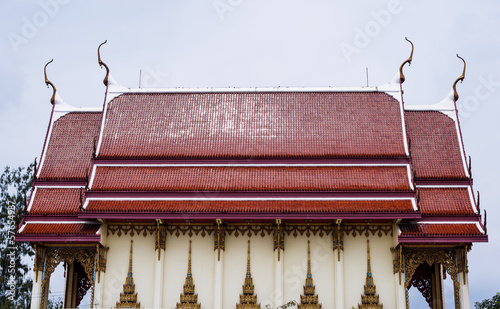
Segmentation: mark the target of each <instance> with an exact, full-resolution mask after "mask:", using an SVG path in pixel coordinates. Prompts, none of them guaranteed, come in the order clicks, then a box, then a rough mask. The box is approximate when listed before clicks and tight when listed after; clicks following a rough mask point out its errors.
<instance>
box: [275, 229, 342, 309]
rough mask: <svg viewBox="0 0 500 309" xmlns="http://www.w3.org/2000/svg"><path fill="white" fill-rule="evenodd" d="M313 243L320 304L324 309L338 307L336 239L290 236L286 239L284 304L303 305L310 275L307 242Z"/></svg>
mask: <svg viewBox="0 0 500 309" xmlns="http://www.w3.org/2000/svg"><path fill="white" fill-rule="evenodd" d="M308 239H309V240H310V241H311V273H312V277H313V281H314V285H315V286H316V293H317V294H318V299H319V302H320V303H321V304H322V305H323V308H334V290H333V286H334V280H335V277H334V275H335V274H334V268H333V265H334V254H333V250H332V236H331V235H329V236H324V237H319V236H313V237H311V238H307V237H306V236H297V237H293V236H287V237H286V238H285V251H284V262H285V273H284V280H285V284H284V286H285V293H284V294H285V295H284V298H283V299H284V302H285V303H286V302H288V301H291V300H295V301H296V302H297V303H299V302H300V295H301V294H303V293H304V284H305V280H306V274H307V240H308Z"/></svg>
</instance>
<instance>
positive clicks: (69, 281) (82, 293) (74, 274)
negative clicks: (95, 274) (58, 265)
mask: <svg viewBox="0 0 500 309" xmlns="http://www.w3.org/2000/svg"><path fill="white" fill-rule="evenodd" d="M65 268H66V295H65V301H64V304H65V308H90V293H89V290H90V289H91V288H92V281H91V280H90V279H89V277H88V276H87V273H86V272H85V269H84V268H83V266H82V264H80V263H79V262H78V261H73V263H65Z"/></svg>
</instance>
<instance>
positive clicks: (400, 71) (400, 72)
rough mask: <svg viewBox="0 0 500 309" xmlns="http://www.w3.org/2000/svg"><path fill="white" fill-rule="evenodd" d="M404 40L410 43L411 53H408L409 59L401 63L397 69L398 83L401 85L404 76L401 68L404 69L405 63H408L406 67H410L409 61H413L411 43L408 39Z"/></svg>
mask: <svg viewBox="0 0 500 309" xmlns="http://www.w3.org/2000/svg"><path fill="white" fill-rule="evenodd" d="M405 40H407V41H408V42H410V44H411V53H410V57H409V58H408V59H406V61H405V62H403V63H402V64H401V66H400V67H399V82H400V83H401V84H402V83H404V81H405V76H404V74H403V67H404V65H405V64H407V63H408V65H410V64H411V60H412V59H413V43H412V42H411V41H410V40H408V38H407V37H405Z"/></svg>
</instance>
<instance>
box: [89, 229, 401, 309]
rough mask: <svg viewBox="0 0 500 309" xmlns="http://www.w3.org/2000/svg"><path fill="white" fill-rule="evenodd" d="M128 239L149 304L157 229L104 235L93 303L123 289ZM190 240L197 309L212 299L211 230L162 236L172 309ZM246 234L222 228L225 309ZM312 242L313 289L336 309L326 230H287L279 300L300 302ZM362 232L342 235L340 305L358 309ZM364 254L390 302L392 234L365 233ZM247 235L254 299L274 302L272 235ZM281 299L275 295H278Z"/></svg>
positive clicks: (166, 299)
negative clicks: (103, 261)
mask: <svg viewBox="0 0 500 309" xmlns="http://www.w3.org/2000/svg"><path fill="white" fill-rule="evenodd" d="M131 239H133V240H134V254H133V276H134V283H135V285H136V292H137V293H138V301H139V302H140V303H141V307H144V308H150V307H153V296H154V295H153V291H154V289H153V285H154V278H155V276H156V275H157V274H155V271H154V265H155V262H156V261H157V259H158V254H157V253H158V252H157V251H155V249H154V247H155V235H148V236H146V237H144V236H142V235H134V237H130V235H123V234H122V235H121V236H120V237H119V236H117V235H116V234H115V235H113V234H110V235H108V237H107V240H106V242H107V246H108V247H109V251H108V254H107V268H106V272H105V273H102V274H101V281H102V282H103V283H102V284H103V285H104V286H103V296H102V304H99V305H98V304H96V308H111V307H115V305H116V302H117V301H119V298H120V293H121V292H123V284H124V283H125V278H126V275H127V271H128V261H129V252H130V251H129V250H130V240H131ZM190 239H191V240H192V257H191V259H192V274H193V279H194V284H195V286H196V289H195V292H196V293H197V294H198V302H199V303H201V304H202V306H203V308H206V309H210V308H212V307H213V302H214V281H215V265H216V263H215V262H216V259H217V255H216V254H215V253H214V240H213V235H207V236H205V237H202V236H201V235H198V236H194V237H191V238H190V237H189V236H187V235H180V236H179V237H177V236H175V235H170V234H168V235H167V238H166V250H165V251H164V252H162V254H163V253H164V254H165V258H164V264H163V265H164V274H163V281H162V282H163V295H162V303H161V305H162V307H163V308H175V306H176V304H177V303H178V302H179V300H180V299H179V297H180V294H181V293H182V292H183V285H184V283H185V278H186V274H187V266H188V247H189V240H190ZM248 239H249V238H248V237H247V236H242V235H239V236H238V237H235V236H234V234H233V235H228V234H226V239H225V249H226V250H225V251H224V252H223V253H222V254H223V265H222V266H223V277H222V278H223V281H222V282H223V289H222V304H223V308H234V307H235V305H236V304H237V303H238V302H239V295H240V294H242V285H243V283H244V280H245V275H246V263H247V244H248V243H247V240H248ZM308 239H309V240H310V241H311V267H312V276H313V280H314V284H315V286H316V293H317V294H318V297H319V302H320V303H321V304H322V305H323V308H335V301H336V300H335V290H334V286H335V284H334V282H335V275H336V270H335V269H334V265H335V264H336V255H335V254H334V251H333V249H332V236H331V235H327V236H323V237H319V236H317V235H316V236H311V237H310V238H308V237H307V236H305V235H302V236H300V235H299V236H297V237H293V236H289V235H288V236H286V238H285V250H284V251H282V252H281V260H282V261H283V263H284V272H283V277H282V280H283V282H284V284H283V286H284V292H283V297H282V298H281V299H283V303H286V302H288V301H291V300H295V301H296V302H299V301H300V295H301V294H302V293H303V286H304V283H305V279H306V272H307V241H308ZM366 239H367V238H366V237H365V236H364V235H363V236H359V235H357V236H356V237H353V236H352V234H351V235H345V236H344V255H343V259H342V263H341V265H342V264H343V270H344V285H343V286H344V300H345V303H344V304H345V307H346V308H350V307H351V306H354V307H356V308H357V306H358V304H359V303H360V302H361V294H363V292H364V291H363V287H364V285H365V279H366V271H367V269H366V264H367V256H366ZM369 239H370V255H371V263H372V273H373V278H374V283H375V285H376V287H377V294H378V295H379V297H380V303H382V304H383V305H384V307H386V308H396V297H395V291H396V288H395V283H396V282H395V278H396V277H395V276H394V274H393V265H392V263H393V261H392V253H391V250H390V248H391V247H392V246H393V239H392V237H391V236H389V235H388V236H385V235H384V236H383V237H378V236H372V235H370V237H369ZM250 240H251V273H252V278H253V283H254V285H255V293H256V294H257V300H258V302H259V303H260V304H261V307H262V308H264V307H265V306H266V305H267V304H270V305H271V306H273V307H277V306H280V305H283V303H282V304H274V303H273V300H274V299H275V297H274V293H276V291H274V287H275V280H277V279H278V278H276V277H275V271H276V270H275V269H274V268H275V266H276V265H277V263H276V261H275V252H274V250H273V236H272V235H266V236H265V237H261V236H260V235H257V236H252V237H251V238H250ZM278 299H279V298H278Z"/></svg>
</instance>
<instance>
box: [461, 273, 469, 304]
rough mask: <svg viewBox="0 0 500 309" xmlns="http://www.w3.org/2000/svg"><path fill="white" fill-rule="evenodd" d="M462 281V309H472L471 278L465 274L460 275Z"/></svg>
mask: <svg viewBox="0 0 500 309" xmlns="http://www.w3.org/2000/svg"><path fill="white" fill-rule="evenodd" d="M458 278H459V280H460V304H461V308H462V309H470V308H471V306H470V294H469V278H468V274H467V273H465V272H461V273H459V277H458Z"/></svg>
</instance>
